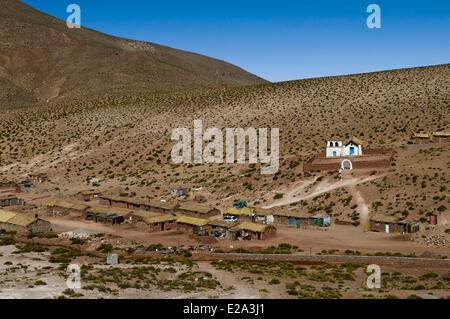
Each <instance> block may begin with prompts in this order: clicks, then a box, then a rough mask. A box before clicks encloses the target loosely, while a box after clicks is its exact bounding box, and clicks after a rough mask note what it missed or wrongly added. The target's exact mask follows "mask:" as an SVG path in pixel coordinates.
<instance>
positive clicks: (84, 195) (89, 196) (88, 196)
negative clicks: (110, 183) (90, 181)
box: [78, 189, 101, 202]
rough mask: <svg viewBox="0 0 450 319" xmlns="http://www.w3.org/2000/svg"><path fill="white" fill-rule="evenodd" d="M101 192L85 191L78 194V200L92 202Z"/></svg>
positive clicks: (94, 190)
mask: <svg viewBox="0 0 450 319" xmlns="http://www.w3.org/2000/svg"><path fill="white" fill-rule="evenodd" d="M100 194H101V192H100V191H99V190H96V189H90V190H85V191H80V192H78V198H80V199H81V200H84V201H85V202H90V201H92V200H94V198H98V197H99V196H100Z"/></svg>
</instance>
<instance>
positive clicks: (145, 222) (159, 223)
mask: <svg viewBox="0 0 450 319" xmlns="http://www.w3.org/2000/svg"><path fill="white" fill-rule="evenodd" d="M176 220H177V217H176V216H173V215H170V214H160V215H156V216H152V217H144V218H143V219H142V220H139V221H137V222H135V223H133V224H135V225H136V228H137V229H138V230H141V231H147V232H160V231H168V230H172V229H176Z"/></svg>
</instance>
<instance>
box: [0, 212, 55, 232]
mask: <svg viewBox="0 0 450 319" xmlns="http://www.w3.org/2000/svg"><path fill="white" fill-rule="evenodd" d="M0 229H4V230H6V231H16V232H18V233H26V232H31V233H47V232H50V231H51V230H52V227H51V224H50V222H48V221H46V220H43V219H40V218H37V217H31V216H28V215H25V214H22V213H18V212H10V211H6V210H2V209H0Z"/></svg>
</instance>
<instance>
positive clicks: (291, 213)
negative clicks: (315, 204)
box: [273, 210, 311, 218]
mask: <svg viewBox="0 0 450 319" xmlns="http://www.w3.org/2000/svg"><path fill="white" fill-rule="evenodd" d="M273 214H274V215H275V216H283V217H294V218H311V216H310V215H309V214H308V213H307V212H303V211H298V210H280V211H277V212H274V213H273Z"/></svg>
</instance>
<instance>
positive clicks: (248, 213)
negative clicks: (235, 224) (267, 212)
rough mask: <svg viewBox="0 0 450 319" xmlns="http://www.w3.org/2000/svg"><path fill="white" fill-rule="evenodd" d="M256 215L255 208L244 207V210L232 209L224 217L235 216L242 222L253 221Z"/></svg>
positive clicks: (226, 211) (225, 212)
mask: <svg viewBox="0 0 450 319" xmlns="http://www.w3.org/2000/svg"><path fill="white" fill-rule="evenodd" d="M254 214H255V213H254V210H253V208H249V207H242V208H236V207H230V208H227V209H226V210H225V211H224V212H223V216H224V217H225V216H234V217H236V218H237V220H238V221H240V222H245V221H253V218H254Z"/></svg>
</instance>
